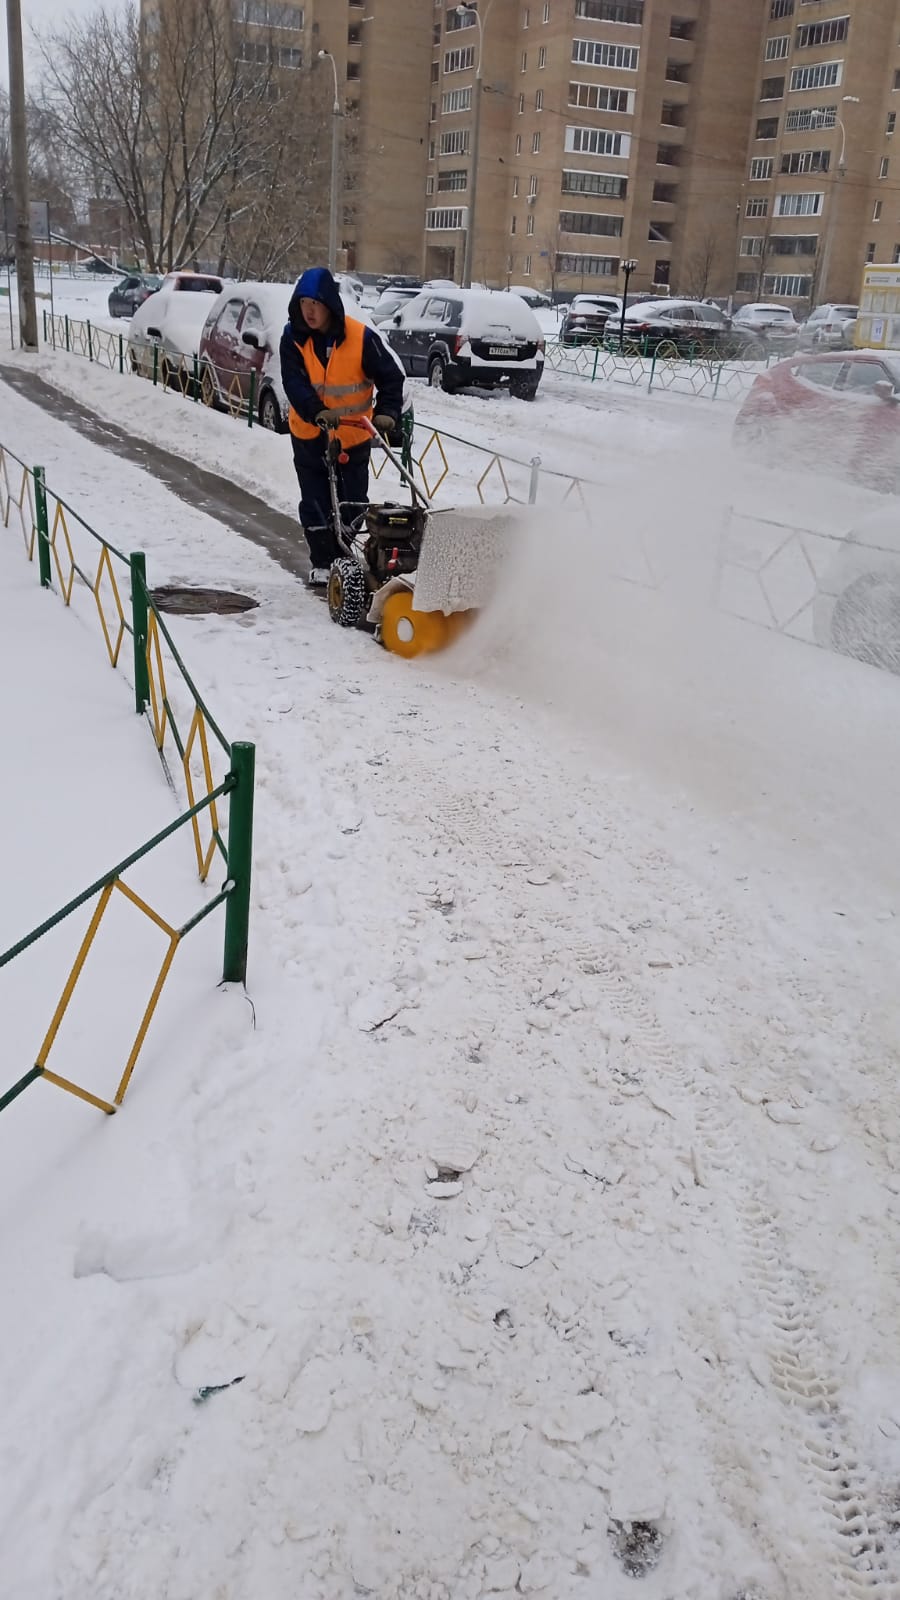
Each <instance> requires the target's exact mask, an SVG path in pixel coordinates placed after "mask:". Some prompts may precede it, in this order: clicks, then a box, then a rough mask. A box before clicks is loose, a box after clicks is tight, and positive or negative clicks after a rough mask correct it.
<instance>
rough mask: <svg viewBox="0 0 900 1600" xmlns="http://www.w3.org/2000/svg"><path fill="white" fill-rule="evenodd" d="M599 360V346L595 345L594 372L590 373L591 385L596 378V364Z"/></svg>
mask: <svg viewBox="0 0 900 1600" xmlns="http://www.w3.org/2000/svg"><path fill="white" fill-rule="evenodd" d="M599 359H600V346H599V345H598V344H595V345H594V370H593V372H592V373H591V383H593V382H594V379H595V378H596V376H597V362H598V361H599Z"/></svg>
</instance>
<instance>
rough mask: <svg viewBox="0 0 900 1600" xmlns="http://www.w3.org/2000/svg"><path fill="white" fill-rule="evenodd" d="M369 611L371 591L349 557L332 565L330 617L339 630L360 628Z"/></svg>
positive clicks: (329, 589)
mask: <svg viewBox="0 0 900 1600" xmlns="http://www.w3.org/2000/svg"><path fill="white" fill-rule="evenodd" d="M368 609H369V591H368V589H367V588H366V580H365V578H364V577H363V574H362V572H361V571H360V569H359V567H358V566H357V565H356V562H355V561H351V560H350V558H349V556H341V557H340V558H339V559H338V560H337V561H335V562H334V563H333V564H332V568H331V573H330V576H329V579H328V615H329V616H330V617H331V620H332V622H336V623H337V625H338V627H339V628H358V627H359V624H360V623H361V622H362V620H363V618H364V617H365V614H366V612H367V611H368Z"/></svg>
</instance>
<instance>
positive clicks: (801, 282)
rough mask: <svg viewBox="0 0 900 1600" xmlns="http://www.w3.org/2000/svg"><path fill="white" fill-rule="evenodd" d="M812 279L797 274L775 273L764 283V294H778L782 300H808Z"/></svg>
mask: <svg viewBox="0 0 900 1600" xmlns="http://www.w3.org/2000/svg"><path fill="white" fill-rule="evenodd" d="M811 286H812V278H801V277H800V276H799V275H798V274H795V273H783V272H779V273H774V274H773V275H772V277H769V278H766V279H765V280H764V282H763V293H764V294H776V295H779V296H780V297H781V299H782V300H808V299H809V291H810V288H811Z"/></svg>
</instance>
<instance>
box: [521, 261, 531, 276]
mask: <svg viewBox="0 0 900 1600" xmlns="http://www.w3.org/2000/svg"><path fill="white" fill-rule="evenodd" d="M522 271H523V272H524V274H525V276H526V278H530V277H531V257H530V256H526V257H525V265H524V267H523V268H522Z"/></svg>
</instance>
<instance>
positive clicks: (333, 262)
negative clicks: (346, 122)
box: [319, 19, 368, 272]
mask: <svg viewBox="0 0 900 1600" xmlns="http://www.w3.org/2000/svg"><path fill="white" fill-rule="evenodd" d="M367 20H368V19H367ZM319 60H320V61H330V62H331V71H332V74H333V77H334V105H333V106H332V108H331V205H330V207H329V210H328V267H329V270H330V271H331V272H334V271H336V269H337V227H338V204H339V193H338V189H339V185H338V177H339V166H340V160H339V156H340V137H341V124H340V118H341V100H340V95H339V93H338V75H337V66H336V64H335V59H334V56H333V55H332V54H331V51H330V50H320V51H319Z"/></svg>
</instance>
